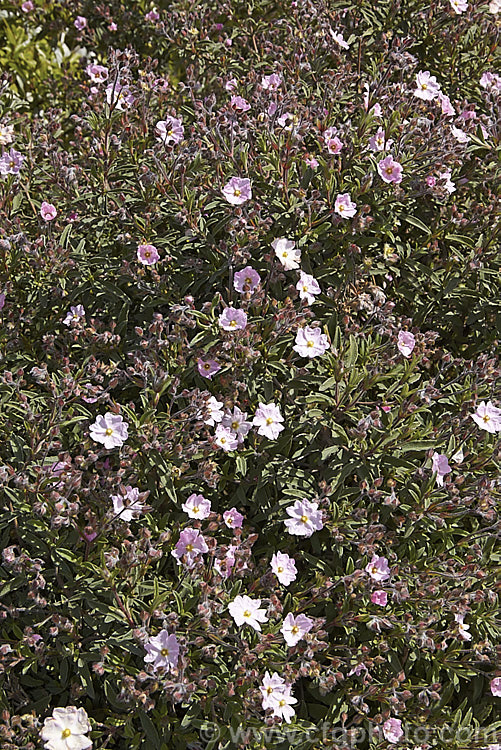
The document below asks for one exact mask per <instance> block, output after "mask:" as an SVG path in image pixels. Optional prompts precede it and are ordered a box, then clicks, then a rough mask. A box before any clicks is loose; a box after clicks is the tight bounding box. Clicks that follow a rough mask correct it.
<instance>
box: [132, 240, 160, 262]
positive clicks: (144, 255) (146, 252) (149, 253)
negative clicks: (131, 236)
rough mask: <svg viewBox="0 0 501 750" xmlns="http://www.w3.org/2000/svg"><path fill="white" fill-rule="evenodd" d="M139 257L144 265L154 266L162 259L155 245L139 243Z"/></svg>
mask: <svg viewBox="0 0 501 750" xmlns="http://www.w3.org/2000/svg"><path fill="white" fill-rule="evenodd" d="M137 259H138V261H139V262H140V263H142V264H143V266H153V265H154V264H155V263H156V262H157V261H159V260H160V255H159V254H158V250H157V249H156V247H155V245H139V247H138V248H137Z"/></svg>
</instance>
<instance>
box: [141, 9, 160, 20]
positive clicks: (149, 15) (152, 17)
mask: <svg viewBox="0 0 501 750" xmlns="http://www.w3.org/2000/svg"><path fill="white" fill-rule="evenodd" d="M159 18H160V13H159V12H158V10H157V9H156V8H153V10H150V11H149V13H147V14H146V15H145V17H144V20H145V21H150V23H155V21H158V19H159Z"/></svg>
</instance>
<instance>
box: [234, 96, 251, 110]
mask: <svg viewBox="0 0 501 750" xmlns="http://www.w3.org/2000/svg"><path fill="white" fill-rule="evenodd" d="M230 107H233V109H238V110H240V111H241V112H248V111H249V109H250V108H251V107H250V104H249V102H248V101H247V99H244V98H243V96H232V97H231V99H230Z"/></svg>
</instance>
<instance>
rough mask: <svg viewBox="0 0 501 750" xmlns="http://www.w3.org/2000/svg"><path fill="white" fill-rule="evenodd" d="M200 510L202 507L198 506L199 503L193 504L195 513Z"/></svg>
mask: <svg viewBox="0 0 501 750" xmlns="http://www.w3.org/2000/svg"><path fill="white" fill-rule="evenodd" d="M199 510H200V508H199V507H198V505H195V506H193V513H198V512H199Z"/></svg>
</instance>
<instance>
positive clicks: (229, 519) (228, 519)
mask: <svg viewBox="0 0 501 750" xmlns="http://www.w3.org/2000/svg"><path fill="white" fill-rule="evenodd" d="M223 520H224V522H225V524H226V526H227V527H228V528H229V529H241V528H242V523H243V520H244V516H243V515H242V514H241V513H239V512H238V510H237V509H236V508H230V509H229V510H225V511H224V513H223Z"/></svg>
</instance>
